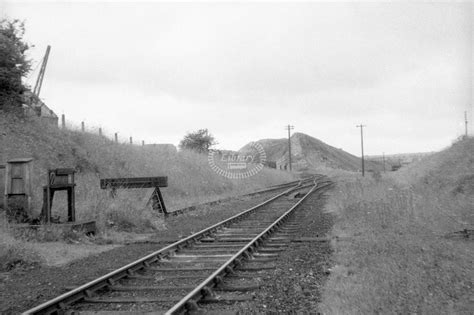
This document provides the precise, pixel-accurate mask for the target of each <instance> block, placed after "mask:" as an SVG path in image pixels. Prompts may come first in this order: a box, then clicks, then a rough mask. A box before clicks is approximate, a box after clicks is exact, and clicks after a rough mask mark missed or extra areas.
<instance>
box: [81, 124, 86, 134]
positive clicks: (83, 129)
mask: <svg viewBox="0 0 474 315" xmlns="http://www.w3.org/2000/svg"><path fill="white" fill-rule="evenodd" d="M81 130H82V132H84V131H85V130H86V127H85V125H84V122H81Z"/></svg>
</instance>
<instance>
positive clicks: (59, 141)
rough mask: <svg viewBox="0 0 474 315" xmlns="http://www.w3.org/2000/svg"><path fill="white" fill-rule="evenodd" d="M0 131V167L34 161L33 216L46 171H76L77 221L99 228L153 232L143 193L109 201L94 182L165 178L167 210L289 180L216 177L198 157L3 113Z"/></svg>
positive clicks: (275, 175) (61, 209) (61, 210)
mask: <svg viewBox="0 0 474 315" xmlns="http://www.w3.org/2000/svg"><path fill="white" fill-rule="evenodd" d="M0 130H1V131H2V134H1V138H0V139H1V145H0V148H1V151H0V158H1V160H2V161H1V162H5V161H6V160H8V159H10V158H15V157H33V158H34V175H33V187H34V188H35V190H34V198H33V205H34V213H32V214H31V215H33V216H34V215H37V214H38V213H39V210H40V208H41V205H42V200H41V198H42V186H43V185H44V184H45V183H46V172H47V169H48V168H60V167H72V168H75V169H76V170H77V176H76V183H77V188H76V212H77V216H78V219H95V220H97V221H98V223H99V225H100V226H101V227H104V226H106V225H107V224H109V223H110V224H118V223H117V222H118V221H126V222H128V224H129V226H128V228H133V227H135V228H138V229H141V228H144V227H145V228H146V227H149V228H152V227H153V224H152V223H150V222H153V220H152V218H153V217H154V214H153V212H152V211H150V210H149V209H148V208H146V207H145V204H146V195H147V191H146V190H144V189H142V190H120V191H119V196H118V198H116V199H112V198H110V197H109V195H108V193H107V192H106V191H103V190H101V189H100V188H99V179H100V178H106V177H133V176H160V175H163V176H168V181H169V187H167V188H164V189H163V190H162V191H163V195H164V199H165V203H166V204H167V206H168V207H169V208H170V209H171V210H173V209H177V208H181V207H185V206H188V205H191V204H196V203H201V202H205V201H209V200H214V199H218V198H221V197H224V196H230V195H238V194H243V193H245V192H250V191H254V190H257V189H260V188H263V187H267V186H270V185H273V184H277V183H282V182H286V181H291V180H293V179H294V177H293V176H292V175H291V174H288V173H286V172H280V171H275V170H268V169H264V170H262V172H260V173H259V174H257V175H256V176H253V177H251V178H248V179H243V180H230V179H227V178H225V177H222V176H220V175H218V174H216V173H215V172H214V171H213V170H212V169H211V168H210V167H209V165H208V162H207V156H206V155H203V154H197V153H194V152H190V151H181V152H174V151H171V150H162V149H161V147H160V146H156V147H154V146H145V147H142V146H134V145H128V144H127V145H125V144H116V143H114V142H113V141H110V140H108V139H106V138H105V137H100V136H98V135H93V134H89V133H84V132H77V131H69V130H60V129H58V128H55V127H51V126H47V125H44V124H41V123H40V122H38V121H36V120H31V119H30V120H28V121H25V120H20V119H19V118H16V117H15V116H11V115H6V114H2V115H0ZM53 206H54V207H55V209H56V210H55V211H56V213H55V214H57V215H60V216H61V217H62V218H65V216H66V213H65V211H66V210H65V204H64V202H63V203H61V201H59V202H56V200H55V204H54V205H53ZM53 210H54V209H53ZM112 222H114V223H112ZM124 224H125V223H124Z"/></svg>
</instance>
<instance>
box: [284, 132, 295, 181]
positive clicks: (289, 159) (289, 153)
mask: <svg viewBox="0 0 474 315" xmlns="http://www.w3.org/2000/svg"><path fill="white" fill-rule="evenodd" d="M285 129H287V130H288V162H289V166H290V172H291V137H290V131H291V130H292V129H295V126H291V125H288V126H286V127H285Z"/></svg>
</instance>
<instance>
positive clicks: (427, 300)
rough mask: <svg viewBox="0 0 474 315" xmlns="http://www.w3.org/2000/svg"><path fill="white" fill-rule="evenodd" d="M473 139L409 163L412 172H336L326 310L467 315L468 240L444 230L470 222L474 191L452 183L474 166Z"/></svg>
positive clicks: (473, 253) (470, 302) (470, 285)
mask: <svg viewBox="0 0 474 315" xmlns="http://www.w3.org/2000/svg"><path fill="white" fill-rule="evenodd" d="M471 140H472V139H470V140H469V141H466V142H464V143H461V144H456V145H455V146H453V147H452V148H451V149H449V150H448V151H446V152H443V153H442V154H441V155H438V156H435V157H433V159H435V161H434V162H433V161H428V163H430V164H431V165H432V167H431V168H425V166H424V165H426V163H427V162H426V161H425V162H423V163H421V164H420V166H419V168H417V166H416V165H414V166H413V168H414V169H417V170H418V171H419V172H417V173H416V174H417V176H411V175H412V174H413V173H411V172H409V171H403V172H400V173H398V174H396V173H395V175H393V176H384V177H382V178H377V180H375V179H373V178H365V179H362V178H357V177H354V176H353V177H345V178H344V179H343V178H342V177H340V178H339V182H338V186H337V188H336V189H335V190H334V192H333V195H332V196H331V198H330V201H329V203H328V206H327V211H329V212H332V213H334V214H335V216H336V223H335V225H334V227H333V231H332V234H333V236H334V241H333V242H332V246H333V249H334V256H333V259H334V266H333V267H332V268H331V275H330V278H329V280H328V282H327V284H326V286H325V291H324V293H323V301H322V303H321V305H320V308H321V311H322V312H323V313H324V314H374V313H377V314H380V313H382V314H385V313H389V314H395V313H396V314H406V313H422V314H472V311H473V310H474V298H473V296H474V273H473V272H472V266H473V262H474V242H473V241H472V239H463V238H451V237H449V235H450V233H452V232H455V231H459V230H462V229H465V228H467V229H469V228H470V229H472V228H473V227H474V216H473V212H474V208H473V205H474V196H473V194H471V193H466V192H467V191H468V190H466V189H464V190H463V191H464V192H463V193H460V190H459V189H457V188H458V186H459V185H463V187H466V182H465V181H461V182H460V181H459V179H462V178H465V176H466V174H469V173H470V174H472V173H473V171H474V169H473V167H472V162H471V160H472V156H473V155H472V153H473V152H472V150H473V149H474V147H473V146H472V141H471ZM466 152H467V153H470V155H466ZM448 166H450V167H449V168H448ZM421 168H425V169H424V170H422V171H420V169H421ZM467 186H469V185H467Z"/></svg>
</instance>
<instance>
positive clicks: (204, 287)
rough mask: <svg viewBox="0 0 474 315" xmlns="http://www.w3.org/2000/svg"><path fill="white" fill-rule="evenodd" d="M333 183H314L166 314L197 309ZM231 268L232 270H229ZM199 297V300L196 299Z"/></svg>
mask: <svg viewBox="0 0 474 315" xmlns="http://www.w3.org/2000/svg"><path fill="white" fill-rule="evenodd" d="M331 184H332V183H326V184H325V185H318V183H317V182H316V180H315V181H314V184H311V185H314V186H313V188H312V189H311V190H310V191H309V192H308V193H307V194H306V195H305V196H303V198H301V199H300V200H299V201H298V202H297V203H296V204H294V205H293V206H292V207H291V208H290V209H289V210H287V211H286V212H285V213H284V214H282V215H281V216H280V217H279V218H278V219H276V220H275V221H274V222H273V223H272V224H271V225H269V226H268V227H267V228H266V229H265V230H264V231H262V232H261V233H260V234H259V235H257V236H256V237H254V238H253V239H252V240H251V241H250V242H248V243H247V244H246V245H245V246H244V247H242V249H241V250H239V252H237V253H236V254H235V255H234V256H232V257H231V258H230V259H229V260H227V261H226V262H225V263H224V264H222V265H221V267H219V269H217V270H216V271H215V272H214V273H212V274H211V275H210V276H209V277H208V278H207V279H205V280H204V281H202V282H201V283H200V284H199V285H198V286H196V287H195V288H194V289H193V290H192V291H191V292H190V293H188V294H187V295H186V296H185V297H184V298H182V299H181V300H180V301H179V302H178V303H176V304H175V305H174V306H173V307H172V308H170V309H169V310H168V311H167V312H166V313H165V314H166V315H171V314H178V313H179V312H181V311H183V310H184V308H186V307H187V308H189V309H192V308H195V305H194V303H196V302H197V301H199V300H200V299H202V298H205V297H207V296H208V295H209V292H210V291H209V289H210V288H212V287H214V286H216V285H218V284H219V283H220V282H221V281H222V275H224V276H225V275H226V274H227V273H229V272H231V271H232V270H233V267H231V265H233V264H234V265H235V264H237V265H240V264H241V263H242V261H241V259H242V256H243V255H244V253H247V255H246V256H243V258H245V259H248V257H249V255H251V254H252V252H253V251H254V250H255V247H256V246H257V245H259V243H261V242H262V241H263V240H265V239H266V237H267V236H268V235H269V233H270V232H272V231H273V230H274V228H275V227H277V226H279V225H280V224H281V223H282V222H284V221H285V220H286V219H287V218H288V216H289V215H290V214H291V213H292V212H293V211H294V210H295V209H296V208H297V207H298V206H299V205H300V204H301V203H302V202H303V201H304V200H305V199H306V198H307V197H308V196H309V195H311V194H312V193H313V192H314V191H315V190H319V189H322V188H325V187H327V186H329V185H331ZM229 268H230V269H229ZM196 297H197V298H196Z"/></svg>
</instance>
